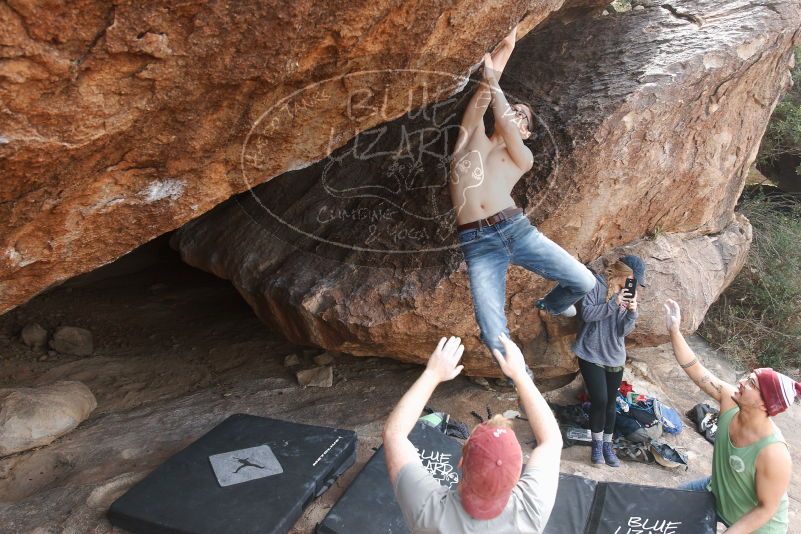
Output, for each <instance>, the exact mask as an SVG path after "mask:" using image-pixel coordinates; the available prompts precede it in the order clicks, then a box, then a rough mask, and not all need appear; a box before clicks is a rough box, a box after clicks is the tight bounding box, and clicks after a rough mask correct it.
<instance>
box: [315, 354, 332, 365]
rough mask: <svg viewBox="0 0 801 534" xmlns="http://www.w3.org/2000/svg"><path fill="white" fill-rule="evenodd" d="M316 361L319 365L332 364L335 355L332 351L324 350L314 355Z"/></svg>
mask: <svg viewBox="0 0 801 534" xmlns="http://www.w3.org/2000/svg"><path fill="white" fill-rule="evenodd" d="M314 363H316V364H317V365H331V364H332V363H334V356H333V355H332V354H331V353H330V352H324V353H322V354H318V355H317V356H315V357H314Z"/></svg>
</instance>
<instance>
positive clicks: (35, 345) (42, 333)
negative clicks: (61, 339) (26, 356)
mask: <svg viewBox="0 0 801 534" xmlns="http://www.w3.org/2000/svg"><path fill="white" fill-rule="evenodd" d="M20 337H21V338H22V342H23V343H25V344H26V345H27V346H29V347H30V348H32V349H37V350H38V349H43V348H44V347H45V346H46V345H47V330H45V329H44V328H43V327H42V325H40V324H39V323H31V324H28V325H25V328H23V329H22V332H20Z"/></svg>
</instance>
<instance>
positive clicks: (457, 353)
mask: <svg viewBox="0 0 801 534" xmlns="http://www.w3.org/2000/svg"><path fill="white" fill-rule="evenodd" d="M463 352H464V345H462V339H461V338H459V337H456V336H451V337H450V339H447V341H446V338H444V337H443V338H442V339H440V340H439V344H437V348H436V349H434V352H432V353H431V356H430V357H429V358H428V364H427V365H426V370H425V372H426V373H429V374H431V376H433V377H434V378H436V379H437V381H438V382H445V381H446V380H451V379H452V378H455V377H456V376H457V375H458V374H459V373H461V372H462V369H464V365H459V360H460V359H461V357H462V353H463Z"/></svg>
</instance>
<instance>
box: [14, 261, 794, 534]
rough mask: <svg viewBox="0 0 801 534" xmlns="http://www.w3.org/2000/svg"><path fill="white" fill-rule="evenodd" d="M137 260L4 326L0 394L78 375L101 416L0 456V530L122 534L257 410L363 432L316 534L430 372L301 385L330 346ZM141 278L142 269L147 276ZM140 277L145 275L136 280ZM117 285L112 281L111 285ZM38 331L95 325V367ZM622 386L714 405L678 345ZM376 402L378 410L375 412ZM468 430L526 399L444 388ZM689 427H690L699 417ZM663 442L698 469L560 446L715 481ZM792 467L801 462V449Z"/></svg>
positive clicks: (674, 478) (631, 471)
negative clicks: (110, 513) (687, 369)
mask: <svg viewBox="0 0 801 534" xmlns="http://www.w3.org/2000/svg"><path fill="white" fill-rule="evenodd" d="M132 258H133V259H131V258H129V259H127V260H126V261H123V262H119V263H117V264H113V265H111V266H107V267H106V268H104V269H102V270H100V271H98V272H95V273H90V274H89V275H85V276H83V277H81V278H79V279H75V280H73V281H71V282H69V283H68V284H65V285H62V286H60V287H58V288H55V289H53V290H51V291H50V292H48V293H46V294H42V295H40V296H38V297H36V298H35V299H33V300H32V301H30V302H29V303H27V304H25V305H24V306H21V307H19V308H17V309H15V310H13V311H11V312H9V313H7V314H5V315H3V316H0V358H1V359H0V387H9V386H35V385H44V384H49V383H52V382H54V381H57V380H80V381H82V382H83V383H85V384H86V385H87V386H88V387H89V388H90V389H91V390H92V392H93V393H94V394H95V396H96V398H97V402H98V406H97V409H96V410H95V411H94V412H93V413H92V415H91V416H90V418H89V419H88V420H87V421H85V422H83V423H82V424H81V425H80V426H79V427H78V428H77V429H75V430H74V431H73V432H71V433H69V434H67V435H66V436H63V437H62V438H60V439H58V440H56V441H55V442H54V443H52V444H51V445H49V446H46V447H42V448H39V449H37V450H33V451H28V452H24V453H20V454H16V455H13V456H10V457H6V458H3V459H0V532H3V533H5V532H36V533H51V532H53V533H54V532H74V533H89V532H91V533H110V532H122V531H120V530H119V529H115V528H113V527H112V526H111V525H110V524H109V523H108V521H107V520H106V519H105V512H106V510H107V509H108V507H109V505H110V504H111V503H112V502H113V501H114V500H115V499H116V498H117V497H119V496H120V495H122V493H124V492H125V491H126V490H127V489H128V488H129V487H130V486H131V485H132V484H134V483H135V482H136V481H138V480H140V479H141V478H142V477H144V476H145V475H146V474H147V473H148V472H150V471H151V470H152V469H154V468H155V467H156V466H158V465H159V464H160V463H162V462H163V461H164V460H165V459H166V458H168V457H169V456H171V455H172V454H174V453H175V452H177V451H178V450H180V449H182V448H183V447H185V446H186V445H188V444H189V443H191V442H192V441H194V440H195V439H197V438H198V437H199V436H201V435H202V434H204V433H205V432H206V431H208V430H209V429H211V428H212V427H213V426H215V425H216V424H218V423H219V422H220V421H222V420H223V419H224V418H226V417H227V416H229V415H231V414H234V413H249V414H253V415H262V416H270V417H276V418H280V419H286V420H292V421H297V422H304V423H312V424H321V425H326V426H337V427H341V428H349V429H353V430H355V431H356V432H357V434H358V438H359V444H358V451H357V462H356V465H355V466H354V467H353V468H351V469H350V470H348V471H347V472H346V473H345V474H344V475H343V476H342V477H341V478H340V479H339V480H338V481H337V483H336V484H335V485H334V487H332V488H331V489H330V490H329V491H328V492H326V493H325V494H324V495H323V496H321V497H320V498H318V499H316V500H315V501H314V502H313V503H312V505H311V506H310V507H309V508H308V509H307V510H306V512H305V513H304V515H303V517H302V518H301V519H300V520H299V521H298V522H297V524H296V525H295V527H294V528H293V529H292V530H291V532H293V533H297V534H300V533H311V532H313V530H314V527H315V525H316V524H317V523H318V522H319V521H320V520H322V518H323V517H324V516H325V514H326V513H327V511H328V510H329V509H330V507H331V506H332V505H333V503H334V502H335V501H336V499H337V498H338V497H339V495H341V493H342V492H343V491H344V489H345V488H346V487H347V486H348V484H349V482H350V481H351V480H352V479H353V478H354V477H355V476H356V475H357V474H358V472H359V471H360V469H361V467H362V466H363V465H364V463H365V462H366V461H367V459H368V458H369V457H370V456H371V455H372V453H373V448H374V447H377V446H379V445H380V443H381V439H380V435H381V427H382V423H383V421H384V419H385V417H386V416H387V414H388V413H389V412H390V410H391V409H392V407H393V405H394V404H395V403H396V402H397V400H398V399H399V398H400V396H401V395H402V394H403V392H404V391H405V389H406V388H408V386H409V385H411V383H412V382H413V381H414V379H415V378H416V377H417V376H418V374H419V373H420V371H421V368H420V367H418V366H414V365H408V364H402V363H398V362H395V361H393V360H388V359H383V358H378V357H374V358H356V357H351V356H347V355H340V356H338V357H337V359H336V361H335V363H334V385H333V387H331V388H311V387H310V388H302V387H300V386H298V384H297V381H296V379H295V377H294V373H293V372H292V371H291V370H290V369H288V368H286V367H284V365H283V361H284V357H285V356H286V355H288V354H291V353H296V354H299V355H301V358H302V359H303V361H304V365H306V366H311V365H312V363H311V358H312V357H313V356H314V355H315V354H318V353H319V352H321V351H320V350H317V349H313V348H311V347H298V346H295V345H291V344H288V343H287V342H285V341H284V340H283V339H281V338H280V337H279V336H277V335H275V334H273V333H271V332H270V331H269V330H268V329H267V328H265V327H264V325H263V324H261V323H260V322H259V321H258V320H257V319H256V317H255V316H254V315H253V313H252V312H251V310H250V308H249V307H248V306H247V305H246V304H245V303H244V301H243V300H242V299H241V298H240V297H239V295H238V294H237V293H236V291H235V290H234V289H233V288H232V287H231V286H230V285H229V284H228V283H227V282H225V281H222V280H219V279H217V278H215V277H213V276H210V275H206V274H204V273H201V272H199V271H196V270H193V269H191V268H189V267H186V266H184V265H183V264H181V263H180V262H178V261H177V260H176V258H175V257H174V255H171V254H169V253H165V252H164V250H163V247H158V246H155V245H154V246H152V247H151V248H149V249H145V250H143V251H140V252H139V253H138V255H136V256H134V257H132ZM142 268H143V270H137V269H142ZM133 271H135V272H133ZM115 275H116V276H115ZM29 322H38V323H40V324H41V325H42V326H44V327H45V328H47V329H48V331H50V332H52V331H53V329H54V328H55V327H57V326H60V325H72V326H79V327H83V328H88V329H89V330H91V331H92V332H93V335H94V341H95V350H94V353H93V355H92V356H90V357H85V358H81V357H74V356H67V355H63V354H51V355H48V354H47V353H38V352H34V351H32V350H31V349H29V348H27V347H26V346H25V345H24V344H23V343H22V342H21V341H20V339H19V336H18V334H19V330H20V329H21V328H22V327H23V326H24V325H26V324H28V323H29ZM693 346H694V347H695V348H696V350H697V351H698V352H699V354H701V355H702V356H703V359H704V361H705V362H706V363H707V364H708V365H709V366H710V367H712V368H713V369H716V370H717V372H719V373H721V376H723V377H724V378H727V379H730V380H731V379H733V378H734V371H733V369H732V368H731V367H730V366H729V365H727V364H726V362H725V360H724V359H722V358H721V357H720V355H716V354H714V353H713V352H712V351H710V350H709V349H708V348H705V347H704V345H703V342H702V341H700V340H699V339H697V338H693ZM630 356H631V357H632V359H633V362H632V364H631V365H630V366H629V369H628V370H627V375H626V379H627V380H629V381H631V382H633V383H634V384H635V389H637V390H638V391H642V392H646V393H652V394H654V395H657V396H659V397H660V398H661V399H662V400H663V401H664V402H666V403H667V404H669V405H672V406H674V407H676V408H677V409H678V410H679V411H681V412H684V411H685V410H687V409H689V408H690V407H691V406H693V405H694V404H695V403H696V402H699V401H702V400H704V397H703V394H701V393H700V392H699V391H698V390H697V388H695V387H694V386H693V385H692V384H691V383H690V382H689V380H688V379H686V377H685V376H684V374H683V372H681V370H680V369H679V368H678V367H677V366H676V365H675V361H674V360H673V358H672V355H671V353H670V350H669V347H666V346H661V347H655V348H648V349H636V350H633V351H631V352H630ZM580 388H581V384H580V382H579V381H578V380H577V381H574V382H573V383H571V384H570V385H568V386H566V387H564V388H561V389H559V390H556V391H553V392H550V393H549V394H548V395H547V396H549V397H550V398H551V399H552V400H553V401H555V402H559V403H561V404H569V403H573V402H576V401H575V395H576V393H577V392H578V391H579V389H580ZM366 401H369V402H366ZM429 405H430V406H432V407H433V408H435V409H438V410H442V411H446V412H448V413H450V414H451V416H452V417H453V418H455V419H457V420H460V421H463V422H465V423H467V424H468V425H469V426H472V424H474V423H475V422H476V419H475V418H474V417H473V416H472V415H471V414H470V412H471V411H477V412H479V413H484V412H486V409H487V407H489V409H490V410H491V411H492V412H493V413H502V412H503V411H505V410H509V409H517V400H516V397H515V395H514V394H513V393H512V392H510V391H505V390H489V389H487V388H485V387H482V386H479V385H477V384H475V383H473V382H471V381H470V380H467V379H465V378H463V377H459V378H457V379H455V380H453V381H451V382H448V383H445V384H443V385H442V386H441V387H440V388H439V389H438V390H437V391H436V392H435V394H434V397H433V398H432V400H431V401H430V403H429ZM777 423H778V425H779V426H780V427H781V428H782V430H783V431H784V433H785V437H786V438H787V440H788V442H790V443H791V444H799V443H801V424H800V423H801V409H797V410H796V411H794V412H791V413H788V414H784V415H782V416H780V417H778V418H777ZM514 424H515V430H516V432H517V434H518V437H519V439H520V441H521V443H522V444H523V446H524V450H526V447H527V446H529V445H530V444H531V441H532V435H531V431H530V430H529V429H528V426H527V423H526V422H525V421H521V420H518V421H515V423H514ZM688 424H689V423H688ZM665 441H669V442H671V443H672V444H673V445H674V446H676V447H682V448H684V449H685V450H686V452H687V453H688V455H689V457H690V468H689V469H688V470H687V471H683V470H682V471H677V470H670V469H667V468H663V467H660V466H658V465H645V464H639V463H634V462H625V463H624V465H623V466H622V467H621V468H619V469H612V468H606V467H604V468H593V467H590V465H589V464H588V461H587V460H588V457H589V449H588V448H585V447H580V446H575V447H571V448H567V449H565V450H564V451H563V459H562V466H561V469H562V471H563V472H565V473H571V474H579V475H581V476H584V477H588V478H593V479H596V480H615V481H625V482H631V481H636V482H637V483H641V484H652V485H658V486H675V485H677V484H679V483H681V482H684V481H688V480H691V479H694V478H698V477H700V476H703V475H706V474H708V473H709V469H710V463H711V455H712V446H711V445H710V444H708V443H707V442H706V441H704V440H703V438H702V437H701V436H700V435H699V434H697V433H696V432H695V431H694V429H693V428H692V427H688V428H686V429H685V430H684V431H683V432H682V433H681V434H679V435H678V436H676V437H675V438H673V437H668V438H666V439H665ZM791 450H792V454H793V458H794V462H795V465H796V466H798V465H801V453H799V452H798V448H797V446H795V447H792V449H791ZM790 499H791V500H790V511H791V516H790V523H791V525H792V526H791V529H790V532H791V533H795V534H801V527H799V526H798V525H800V524H801V514H800V513H799V511H800V510H801V506H799V500H801V475H799V472H798V468H796V472H794V473H793V476H792V482H791V488H790Z"/></svg>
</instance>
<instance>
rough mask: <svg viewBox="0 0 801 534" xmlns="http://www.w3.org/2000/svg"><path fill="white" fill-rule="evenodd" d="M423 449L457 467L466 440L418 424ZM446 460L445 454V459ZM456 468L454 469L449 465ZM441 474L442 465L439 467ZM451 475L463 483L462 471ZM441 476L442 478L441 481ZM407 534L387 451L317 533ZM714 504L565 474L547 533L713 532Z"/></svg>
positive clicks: (415, 439) (416, 435)
mask: <svg viewBox="0 0 801 534" xmlns="http://www.w3.org/2000/svg"><path fill="white" fill-rule="evenodd" d="M409 438H410V440H411V441H412V443H414V444H415V446H417V447H418V449H421V448H422V449H425V451H426V452H425V453H424V455H427V456H429V457H430V455H431V451H442V452H444V453H446V454H450V455H451V456H450V458H449V461H450V462H451V465H452V466H454V467H455V465H456V464H457V463H458V461H459V457H460V455H461V444H460V443H459V442H457V441H456V440H454V439H453V438H449V437H447V436H445V435H444V434H442V433H441V432H439V431H437V430H435V429H432V428H429V427H425V426H422V425H421V424H419V423H418V426H416V427H415V429H414V431H413V432H412V433H411V434H410V436H409ZM440 459H442V458H440ZM446 469H447V470H449V469H451V468H450V467H448V468H446ZM439 471H440V473H441V472H442V471H443V469H439ZM450 472H451V473H456V474H455V476H453V477H451V478H449V481H450V484H449V485H450V486H451V487H455V485H456V484H458V476H459V473H458V472H456V471H455V469H453V470H451V471H450ZM442 478H447V477H442V476H441V475H440V481H441V482H442ZM357 532H358V533H359V534H372V533H387V534H408V532H409V529H408V527H407V526H406V522H405V521H404V519H403V514H402V512H401V510H400V507H399V506H398V503H397V501H396V500H395V495H394V493H393V491H392V487H391V486H390V483H389V475H388V474H387V467H386V461H385V458H384V449H383V448H381V449H379V451H378V452H376V453H375V454H374V455H373V457H372V458H371V459H370V460H369V461H368V462H367V465H365V467H364V470H363V471H362V472H361V473H359V475H358V476H357V477H356V479H355V480H354V481H353V483H352V484H351V485H350V487H349V488H348V489H347V491H346V492H345V493H344V494H343V495H342V497H340V499H339V501H337V503H336V504H335V505H334V507H333V508H332V509H331V511H330V512H329V513H328V515H327V516H326V517H325V519H324V520H323V522H322V523H320V524H319V525H318V527H317V533H318V534H350V533H357ZM714 533H715V503H714V499H713V498H712V496H711V495H710V494H708V493H697V492H689V491H684V490H678V489H669V488H659V487H654V486H641V485H636V484H624V483H617V482H596V481H594V480H589V479H586V478H583V477H579V476H575V475H568V474H564V473H562V474H560V475H559V488H558V490H557V495H556V502H555V504H554V508H553V511H552V512H551V517H550V519H549V520H548V524H547V525H546V527H545V530H544V532H543V534H714Z"/></svg>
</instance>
